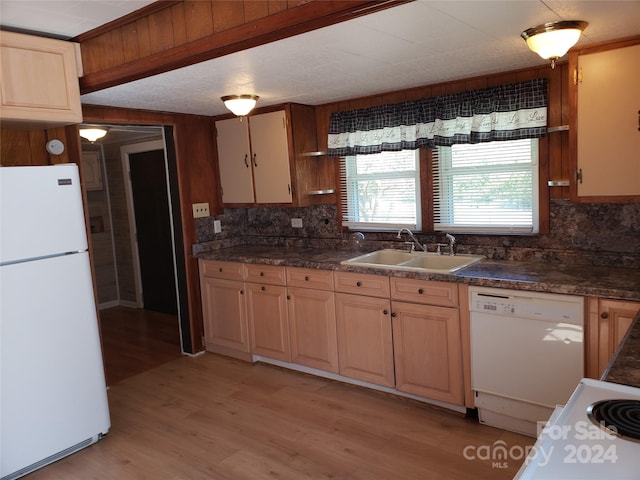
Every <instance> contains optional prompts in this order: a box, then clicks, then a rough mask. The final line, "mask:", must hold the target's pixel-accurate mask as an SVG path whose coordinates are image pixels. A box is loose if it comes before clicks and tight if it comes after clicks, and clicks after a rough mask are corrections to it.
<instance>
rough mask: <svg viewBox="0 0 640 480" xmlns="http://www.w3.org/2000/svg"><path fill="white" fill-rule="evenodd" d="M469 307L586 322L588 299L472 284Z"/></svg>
mask: <svg viewBox="0 0 640 480" xmlns="http://www.w3.org/2000/svg"><path fill="white" fill-rule="evenodd" d="M469 310H470V311H471V312H482V313H486V314H493V315H506V316H510V317H520V318H534V319H539V320H547V321H556V322H565V323H573V324H576V325H582V324H583V321H584V299H583V298H582V297H578V296H575V295H559V294H555V293H541V292H528V291H524V290H506V289H501V288H488V287H470V288H469Z"/></svg>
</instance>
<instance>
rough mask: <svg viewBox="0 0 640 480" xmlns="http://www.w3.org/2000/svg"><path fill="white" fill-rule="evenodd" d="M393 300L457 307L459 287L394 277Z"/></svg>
mask: <svg viewBox="0 0 640 480" xmlns="http://www.w3.org/2000/svg"><path fill="white" fill-rule="evenodd" d="M391 298H392V299H393V300H405V301H407V302H413V303H425V304H428V305H439V306H443V307H457V306H458V286H457V284H455V283H447V282H433V281H429V280H416V279H413V278H397V277H392V278H391Z"/></svg>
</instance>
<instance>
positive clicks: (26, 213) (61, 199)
mask: <svg viewBox="0 0 640 480" xmlns="http://www.w3.org/2000/svg"><path fill="white" fill-rule="evenodd" d="M86 249H87V234H86V230H85V222H84V211H83V209H82V193H81V190H80V178H79V175H78V167H77V165H75V164H65V165H54V166H38V167H36V166H32V167H0V264H6V263H10V262H14V261H19V260H24V259H30V258H38V257H45V256H49V255H57V254H61V253H65V252H78V251H84V250H86Z"/></svg>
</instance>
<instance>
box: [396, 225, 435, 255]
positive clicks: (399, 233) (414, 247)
mask: <svg viewBox="0 0 640 480" xmlns="http://www.w3.org/2000/svg"><path fill="white" fill-rule="evenodd" d="M402 232H407V234H408V235H409V238H411V240H412V241H413V243H411V242H405V243H410V244H411V251H412V252H413V251H415V249H416V245H417V246H418V247H419V248H420V249H421V250H422V251H424V252H426V251H427V246H426V245H423V244H421V243H420V242H419V241H418V239H417V238H416V237H415V236H414V235H413V232H412V231H411V230H409V229H408V228H405V227H402V228H401V229H400V230H398V236H397V237H396V238H402Z"/></svg>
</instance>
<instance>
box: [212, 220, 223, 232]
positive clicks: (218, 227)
mask: <svg viewBox="0 0 640 480" xmlns="http://www.w3.org/2000/svg"><path fill="white" fill-rule="evenodd" d="M221 231H222V224H221V223H220V220H214V221H213V233H220V232H221Z"/></svg>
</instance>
